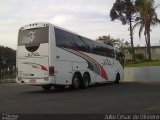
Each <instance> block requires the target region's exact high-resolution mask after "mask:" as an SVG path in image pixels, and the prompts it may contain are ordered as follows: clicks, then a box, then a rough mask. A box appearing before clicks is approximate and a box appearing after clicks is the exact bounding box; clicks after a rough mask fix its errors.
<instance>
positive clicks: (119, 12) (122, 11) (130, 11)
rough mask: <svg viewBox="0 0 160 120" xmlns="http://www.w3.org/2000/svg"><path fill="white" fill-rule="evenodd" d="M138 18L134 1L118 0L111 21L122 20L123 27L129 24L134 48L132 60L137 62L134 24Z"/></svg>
mask: <svg viewBox="0 0 160 120" xmlns="http://www.w3.org/2000/svg"><path fill="white" fill-rule="evenodd" d="M135 16H136V12H135V7H134V4H133V0H116V2H115V3H114V4H113V7H112V8H111V10H110V17H111V20H112V21H114V20H116V19H117V20H120V21H121V22H122V24H123V25H126V24H129V31H130V39H131V46H132V51H133V53H132V59H133V61H135V52H134V43H133V29H132V28H133V27H132V22H133V20H134V18H135Z"/></svg>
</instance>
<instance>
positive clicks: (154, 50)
mask: <svg viewBox="0 0 160 120" xmlns="http://www.w3.org/2000/svg"><path fill="white" fill-rule="evenodd" d="M135 54H143V56H144V58H145V59H148V54H147V48H146V47H135ZM151 54H152V60H160V46H152V47H151ZM131 60H132V55H131V54H130V53H129V51H128V50H127V49H126V50H125V61H126V62H127V61H131Z"/></svg>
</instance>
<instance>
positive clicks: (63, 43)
mask: <svg viewBox="0 0 160 120" xmlns="http://www.w3.org/2000/svg"><path fill="white" fill-rule="evenodd" d="M55 38H56V46H58V47H64V48H73V41H72V35H71V34H70V33H69V32H66V31H64V30H60V29H58V28H55Z"/></svg>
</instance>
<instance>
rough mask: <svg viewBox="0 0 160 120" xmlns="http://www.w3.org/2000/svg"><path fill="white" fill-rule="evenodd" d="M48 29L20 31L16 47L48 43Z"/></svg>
mask: <svg viewBox="0 0 160 120" xmlns="http://www.w3.org/2000/svg"><path fill="white" fill-rule="evenodd" d="M48 31H49V27H43V28H34V29H28V30H20V31H19V36H18V45H19V46H22V45H28V44H40V43H48V38H49V37H48V35H49V32H48Z"/></svg>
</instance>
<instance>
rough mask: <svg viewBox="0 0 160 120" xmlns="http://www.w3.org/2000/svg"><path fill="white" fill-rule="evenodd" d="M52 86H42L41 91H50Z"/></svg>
mask: <svg viewBox="0 0 160 120" xmlns="http://www.w3.org/2000/svg"><path fill="white" fill-rule="evenodd" d="M51 87H52V85H43V86H42V88H43V90H50V89H51Z"/></svg>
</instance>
